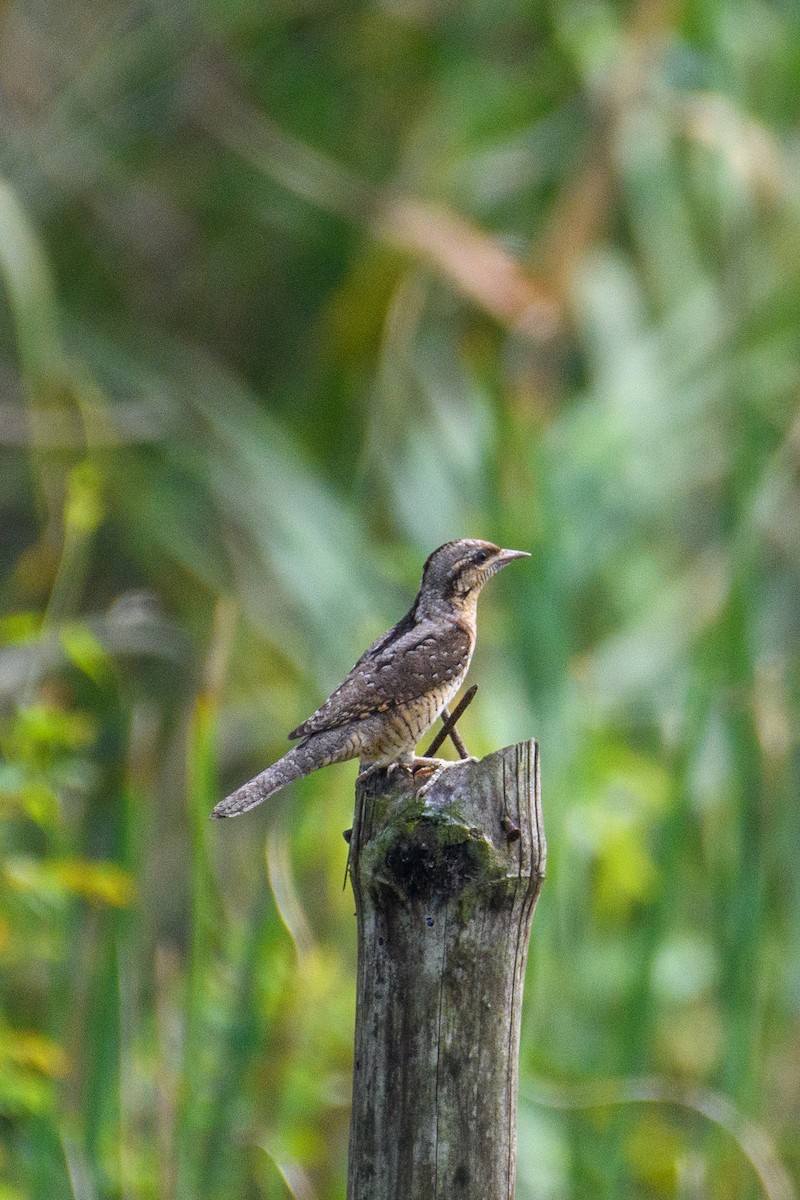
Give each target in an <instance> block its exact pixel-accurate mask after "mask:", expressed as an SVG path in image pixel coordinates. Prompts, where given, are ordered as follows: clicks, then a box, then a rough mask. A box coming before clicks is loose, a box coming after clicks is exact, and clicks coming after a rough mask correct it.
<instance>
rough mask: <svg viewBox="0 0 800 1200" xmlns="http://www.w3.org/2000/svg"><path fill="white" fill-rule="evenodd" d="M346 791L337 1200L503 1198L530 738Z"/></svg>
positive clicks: (518, 990) (510, 1127)
mask: <svg viewBox="0 0 800 1200" xmlns="http://www.w3.org/2000/svg"><path fill="white" fill-rule="evenodd" d="M422 788H424V780H421V779H411V778H410V777H409V776H408V775H407V774H404V773H402V772H400V771H396V772H392V773H390V774H389V775H387V774H386V773H383V772H382V773H379V774H374V775H371V776H369V777H368V778H367V779H366V781H365V782H364V783H363V785H361V786H360V787H359V788H358V789H357V795H356V814H355V822H354V826H353V834H352V842H351V876H352V881H353V891H354V893H355V899H356V914H357V917H358V996H357V1002H356V1035H355V1064H354V1076H353V1113H352V1121H351V1131H350V1171H349V1185H348V1193H347V1194H348V1200H511V1198H512V1197H513V1195H514V1183H515V1166H516V1111H517V1076H518V1064H519V1033H520V1018H521V1012H522V986H523V980H524V976H525V962H526V958H527V951H528V939H529V936H530V926H531V919H532V916H533V909H534V905H535V903H536V898H537V896H538V894H539V889H540V887H541V884H542V879H543V876H544V866H545V853H546V851H545V840H544V831H543V828H542V818H541V808H540V799H539V752H538V746H537V744H536V742H533V741H531V742H525V743H522V744H520V745H517V746H509V747H506V749H504V750H499V751H497V752H496V753H495V754H491V755H489V756H488V757H487V758H485V759H483V760H482V761H481V762H477V763H476V762H472V761H466V762H463V763H457V764H455V765H453V766H452V767H449V768H448V769H447V770H446V771H445V772H444V773H443V774H442V775H441V776H439V777H438V779H436V780H435V781H434V783H433V784H432V786H431V787H430V788H429V790H427V791H426V792H425V793H424V794H423V795H420V789H422Z"/></svg>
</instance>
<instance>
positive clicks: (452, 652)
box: [289, 618, 473, 738]
mask: <svg viewBox="0 0 800 1200" xmlns="http://www.w3.org/2000/svg"><path fill="white" fill-rule="evenodd" d="M406 620H407V618H404V620H403V621H401V622H400V624H399V625H397V626H395V628H394V629H393V630H391V631H390V633H389V634H385V635H384V636H383V637H382V638H380V639H379V640H378V641H377V642H375V643H374V644H373V645H372V646H370V648H369V650H368V651H367V653H366V654H364V655H363V656H362V657H361V658H360V659H359V660H358V662H357V663H356V665H355V666H354V667H353V669H352V671H351V672H350V674H349V675H348V676H347V678H346V679H345V680H344V682H343V683H341V684H340V685H339V687H338V688H337V689H336V691H335V692H333V694H332V695H331V696H330V697H329V698H328V699H327V700H326V701H325V703H324V704H323V705H322V706H321V707H320V708H318V709H317V711H316V712H315V713H314V714H313V716H311V717H309V718H308V720H307V721H304V722H303V724H302V725H298V727H297V729H293V730H292V732H291V733H290V734H289V737H290V738H303V737H307V736H308V735H309V734H310V733H319V732H320V731H322V730H324V729H335V728H337V727H338V726H340V725H346V724H348V723H349V722H350V721H357V720H363V719H364V718H366V717H370V716H372V715H373V714H374V713H380V712H388V711H389V710H390V709H392V708H394V707H395V706H396V705H398V704H406V703H408V702H409V701H411V700H416V699H418V697H420V696H424V695H425V693H426V692H429V691H431V690H432V689H433V688H435V687H437V686H439V685H441V684H444V683H447V682H448V681H450V680H454V679H457V678H458V676H459V675H461V674H462V673H463V672H464V671H465V670H466V668H467V666H468V664H469V659H470V655H471V654H472V646H473V641H472V636H471V634H470V632H469V630H468V629H465V628H462V626H460V625H455V624H451V625H450V624H449V625H448V626H447V627H446V628H444V629H443V628H442V627H441V626H439V625H438V624H437V625H434V624H433V622H431V621H422V622H420V623H419V624H418V625H417V624H414V625H412V626H411V627H410V628H408V627H406V628H405V629H404V630H402V632H399V633H398V631H399V630H401V627H402V626H404V625H405V623H406Z"/></svg>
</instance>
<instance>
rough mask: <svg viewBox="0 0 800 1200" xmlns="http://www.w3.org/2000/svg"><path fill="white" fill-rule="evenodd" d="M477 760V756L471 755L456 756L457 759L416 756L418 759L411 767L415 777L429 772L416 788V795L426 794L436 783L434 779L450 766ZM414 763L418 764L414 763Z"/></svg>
mask: <svg viewBox="0 0 800 1200" xmlns="http://www.w3.org/2000/svg"><path fill="white" fill-rule="evenodd" d="M477 761H478V760H477V758H472V757H470V758H469V759H464V758H458V759H449V758H418V759H416V760H415V766H414V768H413V770H414V778H415V779H416V777H417V775H424V774H427V773H428V772H431V777H430V779H428V780H426V782H425V783H424V784H423V785H422V787H421V788H420V789H419V790H418V792H417V796H418V797H422V796H425V795H427V793H428V792H429V791H430V789H431V788H432V787H433V785H434V784H435V783H436V781H437V780H438V779H439V778H440V776H442V775H443V774H444V772H445V771H449V770H450V768H451V767H457V766H459V765H460V764H461V763H464V762H477ZM416 764H419V765H416Z"/></svg>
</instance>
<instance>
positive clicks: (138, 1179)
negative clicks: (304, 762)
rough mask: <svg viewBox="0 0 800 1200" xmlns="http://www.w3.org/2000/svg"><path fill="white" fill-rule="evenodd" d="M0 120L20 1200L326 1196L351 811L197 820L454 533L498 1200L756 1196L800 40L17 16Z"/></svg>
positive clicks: (348, 920) (341, 1134) (313, 4)
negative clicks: (512, 831) (472, 582)
mask: <svg viewBox="0 0 800 1200" xmlns="http://www.w3.org/2000/svg"><path fill="white" fill-rule="evenodd" d="M0 81H1V82H0V87H1V89H2V131H3V132H2V143H1V144H0V154H1V155H2V157H1V160H0V161H1V164H2V165H1V166H0V276H1V277H2V289H1V292H2V299H0V347H1V348H0V377H1V378H2V385H3V386H2V392H1V393H0V562H1V564H2V571H1V574H0V594H1V601H0V602H1V603H2V614H3V615H2V624H0V633H1V634H2V649H0V747H1V748H2V752H3V759H2V765H1V766H0V872H1V873H2V883H1V885H0V1004H1V1006H2V1007H1V1009H0V1012H1V1014H2V1015H0V1181H2V1182H0V1197H1V1198H2V1200H40V1198H46V1200H61V1198H62V1197H71V1198H73V1200H104V1198H110V1197H114V1198H116V1197H119V1198H125V1200H128V1198H130V1200H151V1198H152V1200H173V1198H174V1200H194V1198H195V1197H200V1196H202V1197H204V1198H205V1200H243V1198H245V1197H246V1198H248V1200H249V1198H267V1200H283V1198H285V1197H287V1196H289V1195H293V1196H295V1197H296V1198H297V1200H341V1197H342V1196H343V1195H344V1187H345V1177H346V1146H347V1125H348V1103H349V1090H350V1069H351V1061H350V1056H351V1038H352V1021H353V1003H354V965H355V964H354V947H355V923H354V920H353V904H352V896H351V894H350V893H349V890H345V891H344V892H343V891H342V877H343V873H344V866H345V857H346V847H345V844H344V842H343V841H342V836H341V834H342V830H344V829H345V828H346V827H347V826H348V825H349V823H350V815H351V811H352V799H353V777H354V774H355V768H354V767H352V766H344V767H337V768H332V769H330V770H328V771H326V772H323V773H322V774H320V775H317V776H315V777H312V778H310V779H308V780H305V781H303V782H302V783H301V784H299V785H297V786H296V787H293V788H292V789H291V790H290V791H289V792H288V793H287V794H286V795H285V796H282V797H280V798H279V800H278V801H277V802H276V803H274V804H272V805H271V806H267V807H265V808H264V809H259V810H257V811H255V812H253V813H251V814H249V815H248V816H247V817H245V818H243V819H241V820H239V821H236V822H231V823H225V824H223V825H219V826H217V825H211V824H210V823H209V822H208V820H207V815H208V812H209V811H210V809H211V807H212V806H213V804H214V802H215V801H216V800H217V799H219V798H220V797H221V796H223V795H224V794H226V792H228V791H230V790H231V789H232V788H233V787H234V786H235V785H237V784H238V783H241V782H242V781H243V780H245V779H246V778H248V777H249V776H250V775H252V774H254V773H255V772H256V771H258V770H259V769H261V768H263V767H264V766H265V765H266V764H267V763H269V762H271V761H272V760H274V759H275V758H276V757H278V756H279V755H280V754H281V753H282V752H283V750H284V749H285V746H286V742H285V731H286V730H288V729H290V728H291V727H292V726H294V725H295V724H296V723H297V722H298V721H299V720H301V719H302V718H303V717H304V716H305V715H307V714H308V713H309V712H310V711H311V710H312V709H313V708H314V707H315V706H316V705H317V704H318V702H319V701H320V700H321V698H323V697H324V696H325V695H326V694H327V692H328V690H329V689H330V688H331V687H332V685H334V684H335V683H336V682H338V680H339V679H340V678H341V676H342V674H343V672H344V671H346V670H347V669H348V668H349V666H350V665H351V664H352V662H353V661H354V659H355V658H356V657H357V656H358V654H359V653H360V652H361V650H362V649H363V648H364V646H365V645H366V644H367V642H368V641H369V640H370V638H372V637H373V636H375V635H377V634H378V633H379V632H381V631H382V630H383V629H384V628H386V627H388V625H390V624H391V623H392V622H393V621H394V620H396V619H397V618H398V617H399V616H400V615H401V614H402V612H404V611H405V609H406V607H407V606H408V603H409V601H410V599H411V597H412V595H413V593H414V591H415V590H416V587H417V583H418V578H419V572H420V566H421V563H422V561H423V559H424V557H425V555H426V554H427V553H428V552H429V551H430V550H431V549H432V548H433V547H434V546H436V545H437V544H439V543H440V542H442V541H444V540H446V539H447V538H450V537H454V536H465V535H472V536H475V535H478V536H483V537H488V538H491V539H492V540H494V541H497V542H500V543H502V544H505V545H510V546H515V547H519V548H522V549H528V550H531V551H532V552H533V556H534V557H533V559H532V562H531V563H530V564H527V565H526V566H522V567H520V568H519V569H515V570H514V571H513V572H508V573H507V574H506V575H504V576H503V577H502V579H501V580H500V581H498V582H497V583H495V584H494V585H493V586H492V588H491V589H489V591H488V593H487V594H486V596H485V597H484V599H483V601H482V640H481V643H480V645H479V648H478V652H477V654H476V658H475V662H474V664H473V669H472V672H471V680H472V681H477V682H479V684H480V691H479V693H478V697H477V699H476V702H475V703H474V705H473V706H472V708H471V709H470V711H469V713H468V714H467V717H466V719H465V720H464V722H463V725H462V729H463V732H464V735H465V737H466V739H467V742H468V745H469V747H470V749H471V750H472V752H473V753H481V754H482V753H486V752H488V751H490V750H492V749H495V748H496V747H498V746H500V745H503V744H506V743H510V742H513V741H515V740H519V739H524V738H527V737H529V736H530V735H535V736H537V737H538V738H539V739H540V740H541V743H542V747H543V772H544V801H545V817H546V823H547V829H548V836H549V844H550V862H549V878H548V880H547V883H546V886H545V888H544V892H543V895H542V899H541V902H540V906H539V909H538V912H537V916H536V920H535V923H534V934H533V945H532V953H531V961H530V969H529V973H528V979H527V992H526V1010H525V1028H524V1044H523V1058H522V1083H521V1103H520V1131H519V1189H518V1194H519V1200H572V1198H574V1200H584V1198H593V1200H594V1198H601V1200H602V1198H608V1200H612V1198H613V1200H619V1198H623V1197H630V1198H640V1197H641V1198H658V1197H681V1198H682V1200H704V1198H707V1197H708V1198H723V1200H727V1198H737V1200H740V1198H741V1200H753V1198H756V1197H762V1196H763V1197H768V1198H769V1200H793V1198H795V1197H796V1196H797V1194H798V1193H797V1181H798V1173H800V870H798V868H799V867H800V806H798V767H799V766H800V758H799V756H798V714H799V713H800V672H799V671H798V653H797V647H798V643H799V642H800V638H798V634H800V603H798V599H799V597H798V592H799V589H798V573H799V572H800V417H799V416H798V403H797V402H798V385H799V383H800V378H799V376H800V371H799V367H800V362H799V360H798V345H799V342H798V314H799V312H800V309H799V303H800V139H799V138H798V118H800V9H799V8H798V7H797V6H796V5H795V4H793V3H791V2H790V0H783V2H781V0H731V2H729V3H728V2H725V0H695V2H694V3H691V4H690V3H686V4H677V3H669V2H667V0H631V2H627V3H622V2H611V0H608V2H603V0H558V2H553V3H549V4H548V3H524V2H523V0H495V2H494V3H482V2H480V0H465V2H464V3H461V4H458V3H455V2H454V0H382V2H381V0H375V2H373V3H368V2H366V0H352V2H348V3H343V4H342V3H340V4H331V3H325V0H276V2H275V3H274V4H271V5H265V4H262V3H257V2H256V0H226V2H224V3H223V2H221V0H166V2H164V3H160V4H155V3H150V2H149V0H140V2H139V3H130V4H125V3H119V2H118V3H114V2H113V0H70V3H69V4H58V3H55V2H54V0H17V2H15V0H8V2H7V3H6V4H5V5H3V7H2V10H0ZM413 1200H422V1198H413ZM475 1200H481V1198H480V1197H476V1198H475Z"/></svg>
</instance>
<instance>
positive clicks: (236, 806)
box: [211, 730, 354, 820]
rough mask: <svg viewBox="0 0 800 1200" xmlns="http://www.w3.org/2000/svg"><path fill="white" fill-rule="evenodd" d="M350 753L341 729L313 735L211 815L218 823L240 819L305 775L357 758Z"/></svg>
mask: <svg viewBox="0 0 800 1200" xmlns="http://www.w3.org/2000/svg"><path fill="white" fill-rule="evenodd" d="M348 750H349V744H347V742H346V739H345V738H343V737H342V734H341V731H340V730H331V731H329V732H328V731H326V732H325V733H319V734H315V735H312V736H311V737H309V738H306V739H305V740H304V741H302V742H299V743H298V745H296V746H294V747H293V748H292V749H291V750H290V751H289V753H288V754H284V756H283V758H279V759H278V761H277V762H276V763H273V764H272V766H271V767H267V769H266V771H262V772H261V774H260V775H256V777H255V779H251V780H250V781H249V783H245V784H243V785H242V787H240V788H238V789H237V791H235V792H232V793H231V795H230V796H227V797H226V798H225V799H224V800H220V802H219V804H218V805H217V806H216V808H214V810H213V811H212V813H211V816H212V818H214V819H215V820H221V819H222V818H223V817H238V816H239V814H240V813H243V812H247V810H248V809H249V808H255V806H256V805H257V804H261V802H262V800H268V799H269V797H270V796H274V795H275V793H276V792H279V791H280V790H281V788H284V787H286V785H287V783H292V781H293V780H295V779H302V777H303V776H304V775H310V774H311V772H312V771H317V770H319V768H320V767H327V766H328V765H329V764H330V763H334V762H342V761H344V760H345V759H347V758H352V757H354V754H352V753H348V752H347V751H348Z"/></svg>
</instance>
